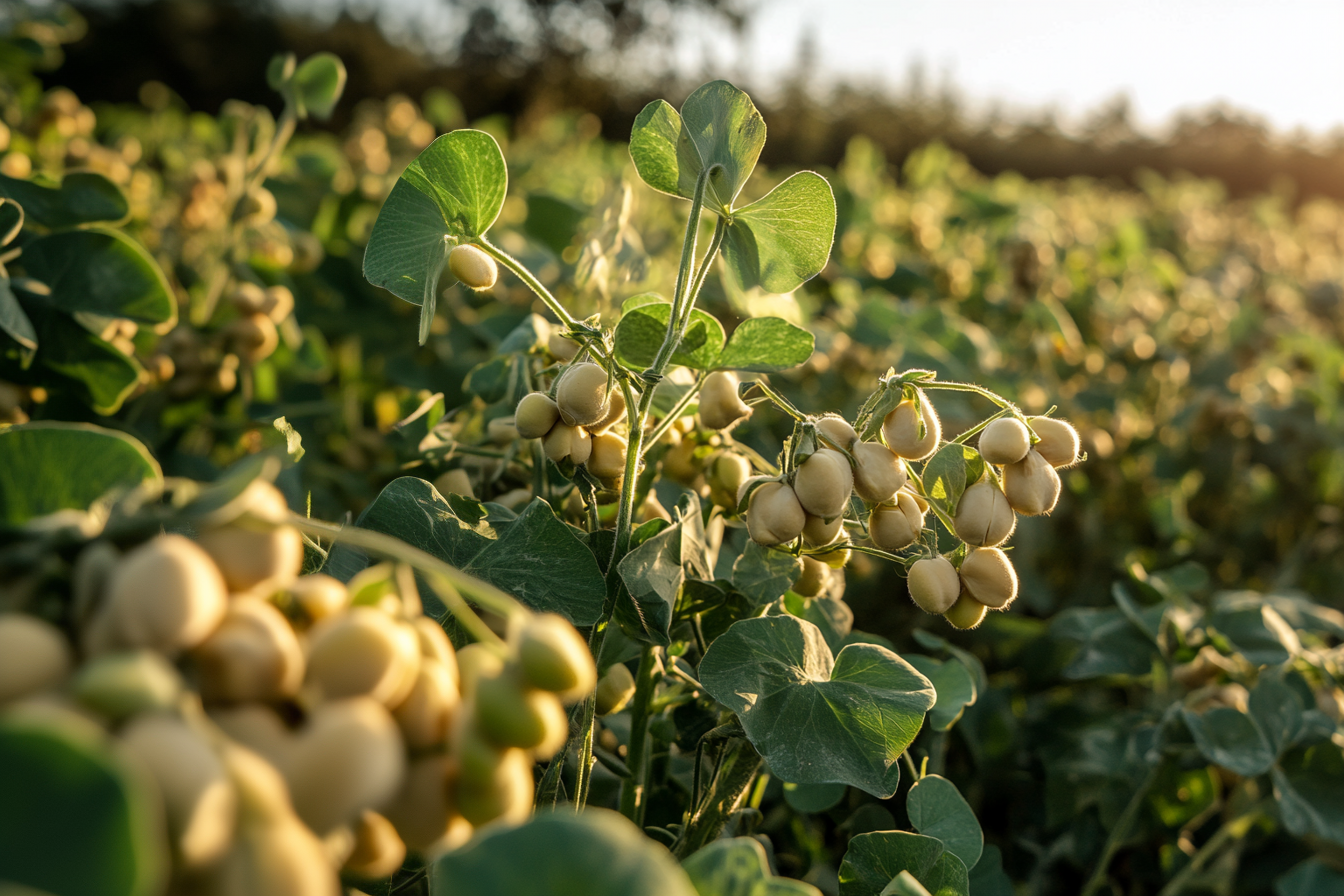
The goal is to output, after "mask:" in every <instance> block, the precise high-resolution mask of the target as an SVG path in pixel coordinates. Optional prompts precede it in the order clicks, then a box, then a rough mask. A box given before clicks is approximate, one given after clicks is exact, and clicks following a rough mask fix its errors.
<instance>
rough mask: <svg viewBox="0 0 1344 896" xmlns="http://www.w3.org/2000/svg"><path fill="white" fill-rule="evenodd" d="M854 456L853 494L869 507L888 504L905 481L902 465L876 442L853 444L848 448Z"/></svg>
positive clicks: (885, 447)
mask: <svg viewBox="0 0 1344 896" xmlns="http://www.w3.org/2000/svg"><path fill="white" fill-rule="evenodd" d="M849 450H850V453H851V454H853V455H854V491H855V492H857V493H858V495H859V497H860V498H862V499H863V500H865V501H867V502H869V503H870V504H880V503H881V502H883V501H890V500H891V499H892V497H893V496H894V495H895V494H896V490H897V489H899V488H900V487H901V486H903V485H905V482H906V479H907V478H908V476H907V474H906V472H905V464H903V463H901V459H900V458H899V457H898V456H897V455H896V452H895V451H892V450H891V449H890V448H888V447H887V446H886V445H883V444H881V443H880V442H857V443H855V444H854V445H853V446H851V447H850V449H849Z"/></svg>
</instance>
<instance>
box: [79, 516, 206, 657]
mask: <svg viewBox="0 0 1344 896" xmlns="http://www.w3.org/2000/svg"><path fill="white" fill-rule="evenodd" d="M227 600H228V595H227V591H226V589H225V584H224V577H223V576H222V575H220V571H219V569H218V568H217V567H216V566H215V564H214V561H213V560H211V559H210V555H209V554H207V553H206V552H205V551H204V550H202V549H201V548H200V546H199V545H197V544H196V543H195V542H193V541H191V540H190V539H187V538H184V537H182V536H181V535H158V536H156V537H154V538H151V539H150V540H149V541H147V542H145V543H144V544H142V545H141V546H140V547H138V548H136V549H135V550H133V551H131V552H130V553H128V554H127V555H126V557H125V559H124V560H122V562H121V565H120V566H118V567H117V568H116V569H115V570H114V571H113V572H112V576H111V579H110V581H109V582H108V588H107V599H106V601H105V602H104V606H103V610H102V612H103V613H106V614H107V623H108V626H109V629H110V631H111V639H112V641H113V642H114V643H115V644H116V645H118V646H124V647H149V648H152V649H154V650H160V651H163V652H164V653H168V654H175V653H177V652H178V651H179V650H184V649H186V648H190V647H195V646H196V645H197V644H199V643H201V642H202V641H204V640H205V638H206V636H207V635H209V634H210V633H211V632H212V631H214V630H215V626H217V625H219V621H220V620H221V619H223V618H224V610H225V607H226V606H227Z"/></svg>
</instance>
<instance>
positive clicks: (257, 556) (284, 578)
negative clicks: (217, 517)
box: [196, 479, 303, 596]
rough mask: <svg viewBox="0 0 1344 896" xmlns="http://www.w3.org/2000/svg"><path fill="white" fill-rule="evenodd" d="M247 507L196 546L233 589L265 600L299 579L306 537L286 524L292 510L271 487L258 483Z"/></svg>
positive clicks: (211, 529)
mask: <svg viewBox="0 0 1344 896" xmlns="http://www.w3.org/2000/svg"><path fill="white" fill-rule="evenodd" d="M242 502H243V504H244V510H243V512H242V514H241V515H240V516H239V517H238V518H237V519H235V520H233V521H232V522H230V523H227V524H224V525H220V526H212V527H209V528H207V529H204V530H202V531H201V532H200V533H199V534H198V535H197V536H196V541H197V543H198V544H199V545H200V546H201V547H202V548H204V549H205V551H206V553H208V554H209V555H210V556H211V558H212V559H213V560H214V561H215V563H216V564H217V565H218V566H219V571H220V572H221V573H223V575H224V581H225V582H226V583H228V586H229V590H231V591H234V592H251V591H255V592H258V593H260V594H261V595H262V596H265V594H267V593H269V592H272V591H275V590H278V589H280V588H284V587H286V586H288V585H289V583H290V582H293V581H294V579H296V578H298V575H299V570H300V569H301V568H302V566H303V536H302V535H300V534H299V530H298V529H295V528H294V527H293V526H288V525H283V524H282V521H283V520H284V519H286V518H287V517H288V516H289V505H288V504H287V503H286V501H285V497H284V495H282V494H280V490H279V489H277V488H276V487H275V486H273V485H271V484H270V483H269V482H265V481H263V480H260V479H258V480H255V481H253V482H252V483H251V484H250V485H249V486H248V487H247V490H246V491H245V492H244V493H243V497H242Z"/></svg>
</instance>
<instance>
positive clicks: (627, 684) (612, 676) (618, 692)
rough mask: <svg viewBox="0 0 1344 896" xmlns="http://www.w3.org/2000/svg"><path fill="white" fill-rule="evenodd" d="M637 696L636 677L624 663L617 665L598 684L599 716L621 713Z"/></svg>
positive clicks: (603, 674)
mask: <svg viewBox="0 0 1344 896" xmlns="http://www.w3.org/2000/svg"><path fill="white" fill-rule="evenodd" d="M633 696H635V676H634V675H632V674H630V669H629V668H628V667H627V666H626V665H625V664H624V663H616V664H615V665H613V666H612V667H611V668H610V669H608V670H607V671H606V672H604V673H602V677H601V678H600V679H598V682H597V714H598V715H599V716H606V715H610V714H611V713H614V712H620V711H621V710H622V709H624V708H625V705H626V704H627V703H629V702H630V698H631V697H633Z"/></svg>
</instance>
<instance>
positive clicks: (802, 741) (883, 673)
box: [700, 616, 934, 799]
mask: <svg viewBox="0 0 1344 896" xmlns="http://www.w3.org/2000/svg"><path fill="white" fill-rule="evenodd" d="M700 681H701V683H702V684H703V685H704V686H705V689H706V690H707V691H709V693H710V694H711V695H712V696H713V697H714V699H716V700H718V701H719V702H720V703H722V704H723V705H725V706H727V707H728V708H729V709H731V710H732V711H733V712H735V713H737V714H738V717H739V718H740V720H741V722H742V727H743V729H744V730H745V731H746V734H747V737H748V739H750V741H751V743H752V745H753V746H755V747H756V749H757V750H758V751H760V753H761V755H762V756H764V757H765V760H766V761H767V762H769V763H770V767H771V769H772V770H773V771H774V772H775V773H776V774H778V775H779V776H780V777H781V778H783V779H784V780H786V781H793V782H796V783H799V784H832V783H833V784H849V785H852V786H854V787H858V788H860V789H861V790H864V791H866V792H868V793H870V794H872V795H873V796H876V797H879V798H881V799H886V798H888V797H890V796H891V795H892V794H894V793H895V792H896V785H897V783H898V782H899V781H900V765H899V760H900V756H901V753H902V752H903V751H904V750H905V748H906V747H908V746H909V745H910V742H911V741H913V740H914V739H915V735H916V734H918V733H919V728H920V725H922V724H923V722H924V713H926V712H927V711H928V710H929V708H930V707H932V706H933V703H934V691H933V685H931V684H930V683H929V680H928V679H927V678H925V677H924V676H923V675H920V674H919V672H918V671H916V670H915V668H914V667H913V666H911V665H910V664H909V663H907V662H906V661H905V660H903V659H901V658H900V657H899V656H897V655H896V654H894V653H892V652H891V651H890V650H887V649H886V648H884V647H879V646H877V645H876V644H850V645H849V646H848V647H845V648H844V649H843V650H841V651H840V654H839V656H837V657H835V658H834V659H832V655H831V649H830V647H828V646H827V645H826V639H825V638H824V637H823V636H822V633H821V630H820V629H818V628H817V627H816V626H815V625H812V624H811V623H809V622H805V621H803V620H801V619H797V618H795V617H793V616H765V617H760V618H756V619H744V620H741V621H740V622H736V623H734V624H733V626H732V627H731V628H729V629H728V631H727V632H725V633H724V634H723V635H721V636H719V638H718V639H717V640H715V641H714V643H713V644H712V645H710V648H709V651H708V652H707V653H706V654H705V658H704V659H703V660H702V661H701V663H700Z"/></svg>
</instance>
